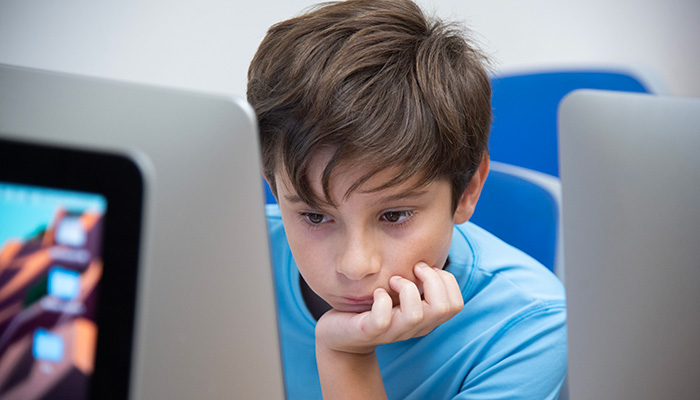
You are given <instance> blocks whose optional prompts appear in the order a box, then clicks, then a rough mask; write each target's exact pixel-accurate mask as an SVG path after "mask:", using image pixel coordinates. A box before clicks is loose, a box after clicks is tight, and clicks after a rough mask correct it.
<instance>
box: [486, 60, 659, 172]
mask: <svg viewBox="0 0 700 400" xmlns="http://www.w3.org/2000/svg"><path fill="white" fill-rule="evenodd" d="M491 81H492V85H493V100H492V105H493V128H492V130H491V139H490V141H489V147H490V154H491V159H492V160H494V161H500V162H504V163H507V164H512V165H518V166H521V167H525V168H529V169H532V170H535V171H540V172H544V173H546V174H549V175H552V176H559V165H558V156H557V154H558V153H557V109H558V107H559V102H560V101H561V99H562V98H563V97H564V96H565V95H566V94H567V93H569V92H571V91H572V90H575V89H584V88H588V89H607V90H620V91H629V92H649V90H648V88H647V86H646V85H645V84H643V83H642V82H640V81H639V79H637V78H635V77H633V76H632V75H630V74H627V73H624V72H619V71H606V70H570V71H555V72H539V73H530V74H518V75H515V74H514V75H504V76H496V77H493V78H492V80H491Z"/></svg>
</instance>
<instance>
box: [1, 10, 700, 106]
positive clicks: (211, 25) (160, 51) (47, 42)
mask: <svg viewBox="0 0 700 400" xmlns="http://www.w3.org/2000/svg"><path fill="white" fill-rule="evenodd" d="M313 3H315V1H309V0H256V1H254V2H246V3H245V4H241V2H237V1H233V0H229V1H224V0H197V1H195V0H191V1H184V0H141V1H138V0H121V1H107V0H59V1H57V0H1V1H0V63H5V64H14V65H22V66H29V67H35V68H42V69H50V70H56V71H63V72H72V73H79V74H85V75H92V76H99V77H108V78H116V79H121V80H128V81H136V82H145V83H151V84H156V85H162V86H171V87H181V88H188V89H195V90H202V91H207V92H219V93H225V94H236V95H241V96H242V95H244V94H245V74H246V69H247V64H248V62H249V61H250V59H251V58H252V56H253V53H254V52H255V48H256V46H257V44H258V43H259V42H260V40H261V39H262V37H263V35H264V33H265V30H266V29H267V27H269V26H270V25H271V24H272V23H274V22H277V21H279V20H282V19H285V18H288V17H290V16H293V15H295V14H297V13H298V12H299V11H301V10H302V9H303V8H305V7H307V6H309V5H311V4H313ZM420 3H421V4H423V5H424V6H425V8H426V9H428V10H429V11H434V12H435V13H437V14H438V15H439V16H441V17H444V18H446V19H456V20H460V21H464V22H466V23H468V25H469V26H471V28H472V29H473V30H474V31H476V32H477V33H478V34H479V40H480V41H481V42H482V44H483V45H484V47H485V48H486V49H487V52H488V53H489V54H491V55H492V56H493V58H494V60H495V61H496V68H497V72H513V71H522V70H532V69H542V68H557V67H570V66H580V65H585V66H594V67H606V66H611V67H615V68H625V69H629V70H632V71H633V72H635V73H637V74H638V75H640V76H641V77H642V78H643V79H645V80H648V81H651V83H652V85H653V87H654V89H656V90H657V91H661V92H665V93H671V94H676V95H684V96H696V97H700V73H699V72H698V71H699V70H700V68H698V65H700V23H698V21H699V17H700V1H697V0H637V1H635V0H586V1H584V0H576V1H560V0H530V1H525V0H472V1H463V0H462V1H460V0H420Z"/></svg>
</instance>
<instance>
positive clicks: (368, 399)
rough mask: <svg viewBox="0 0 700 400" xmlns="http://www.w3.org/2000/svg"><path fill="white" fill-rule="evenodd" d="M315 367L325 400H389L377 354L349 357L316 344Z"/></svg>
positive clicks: (351, 354)
mask: <svg viewBox="0 0 700 400" xmlns="http://www.w3.org/2000/svg"><path fill="white" fill-rule="evenodd" d="M316 363H317V364H318V375H319V378H320V380H321V390H322V392H323V398H324V399H326V400H329V399H330V400H334V399H361V400H372V399H386V398H387V396H386V391H385V390H384V382H382V375H381V373H380V371H379V364H378V363H377V356H376V354H375V353H374V352H371V353H366V354H355V353H347V352H342V351H336V350H331V349H328V348H326V347H324V346H322V345H319V344H318V343H317V344H316Z"/></svg>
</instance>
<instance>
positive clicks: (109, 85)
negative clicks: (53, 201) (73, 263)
mask: <svg viewBox="0 0 700 400" xmlns="http://www.w3.org/2000/svg"><path fill="white" fill-rule="evenodd" d="M0 139H1V140H7V141H11V142H13V143H15V144H16V143H23V145H22V146H33V145H35V146H40V147H42V148H43V149H44V150H42V151H48V152H52V151H53V150H51V149H52V148H54V147H55V148H57V149H61V151H67V150H68V151H76V152H78V153H79V154H78V153H76V154H78V155H76V156H75V157H80V159H83V157H88V158H87V159H89V157H102V156H101V154H108V153H109V154H111V153H115V154H118V155H119V157H121V158H128V159H131V160H132V161H133V163H134V165H137V166H138V168H139V170H140V174H141V175H142V179H143V191H144V200H143V202H144V204H143V223H142V224H141V228H142V229H141V240H140V249H141V252H140V255H139V258H138V264H139V265H138V274H137V276H136V277H135V283H136V291H135V297H136V298H135V307H133V308H129V307H127V306H124V307H121V308H120V307H119V305H120V304H110V302H112V303H113V302H114V301H115V299H116V297H111V296H109V295H108V293H109V292H108V291H102V292H100V296H99V303H98V308H100V307H101V306H105V307H107V308H106V309H110V310H115V312H114V315H116V313H127V314H128V313H133V315H132V314H129V315H127V316H126V320H128V319H129V318H132V319H133V321H134V325H133V340H132V343H133V346H130V348H129V347H126V348H124V347H120V346H122V343H124V342H114V343H108V344H105V343H100V338H101V337H102V338H104V337H106V336H105V335H101V334H100V329H101V327H102V325H101V323H102V322H101V321H103V320H104V319H109V318H110V315H102V317H101V318H102V320H98V321H97V324H98V327H97V342H98V345H97V349H98V350H97V351H98V352H99V351H101V350H100V349H101V348H104V347H109V346H112V347H116V348H114V349H112V351H113V352H121V353H126V354H129V355H130V357H126V359H130V366H129V371H128V376H129V379H128V382H124V384H126V385H128V387H127V388H113V389H114V391H113V393H128V394H129V396H128V397H129V398H131V399H217V400H218V399H224V398H260V399H281V398H283V397H284V387H283V379H282V367H281V363H280V353H279V340H278V330H277V318H276V310H275V301H274V292H273V286H272V285H273V283H272V276H271V268H270V257H269V247H268V242H267V232H266V224H265V217H264V200H263V186H262V181H261V174H260V164H259V153H258V144H257V136H256V124H255V118H254V115H253V112H252V110H251V108H250V107H249V106H248V105H247V103H245V102H244V101H242V100H239V99H229V98H225V97H223V96H218V97H217V96H211V95H205V94H197V93H188V92H184V91H178V90H169V89H162V88H152V87H145V86H141V85H134V84H128V83H120V82H111V81H105V80H99V79H92V78H84V77H78V76H71V75H65V74H59V73H51V72H44V71H36V70H29V69H24V68H16V67H11V66H2V65H0ZM0 143H2V142H0ZM7 143H10V142H7ZM7 146H9V144H8V145H7ZM23 151H24V150H23ZM45 154H48V153H45ZM29 161H30V162H31V160H29ZM63 165H64V164H62V163H59V164H54V165H53V166H52V167H50V168H49V169H51V168H56V169H59V170H60V169H62V168H63ZM8 168H13V167H12V166H11V165H10V166H9V167H8ZM16 168H20V169H21V168H22V164H21V162H18V165H17V167H16ZM90 168H91V166H90V165H89V163H83V169H88V170H89V169H90ZM94 168H98V167H97V165H95V166H94ZM100 168H102V167H100ZM113 175H114V174H112V175H109V174H105V175H104V180H106V181H107V182H106V184H100V185H98V186H99V188H103V187H104V186H109V182H110V181H112V182H115V183H114V185H115V186H117V185H120V183H119V182H117V181H118V180H120V179H125V180H126V179H131V178H129V177H127V176H125V175H118V176H113ZM8 179H10V178H8ZM12 179H14V178H12ZM75 179H76V180H77V179H79V178H78V177H77V176H76V178H75ZM42 185H44V186H46V188H44V187H42V188H39V189H36V190H35V189H32V192H31V193H34V192H36V191H37V190H41V191H42V192H41V193H45V192H44V190H45V189H46V190H51V186H52V185H51V182H44V183H43V184H42ZM3 187H4V188H5V189H6V190H5V192H6V193H20V192H22V193H25V192H27V193H29V192H28V191H27V190H25V188H26V187H27V186H23V185H22V184H21V182H19V183H18V182H9V183H8V184H5V186H3ZM119 187H121V186H119ZM61 190H62V191H61V193H62V196H63V197H62V198H66V199H71V198H82V197H80V196H84V195H83V194H80V193H82V192H89V193H92V192H95V193H97V192H99V191H100V190H102V189H95V190H92V189H90V188H87V187H86V188H85V189H81V190H80V192H75V191H69V192H65V191H63V189H61ZM76 196H78V197H76ZM109 201H111V200H109ZM109 201H108V202H107V206H106V207H107V212H108V213H107V219H106V220H105V226H110V224H116V222H115V221H114V220H111V221H110V220H109V211H110V205H109ZM115 201H118V200H115ZM100 204H104V202H102V203H100ZM98 211H100V210H98ZM84 212H85V213H87V211H84ZM92 214H95V213H94V212H93V213H92ZM81 215H82V214H81ZM99 215H102V214H99ZM78 217H79V216H78ZM78 217H75V218H74V219H77V218H78ZM123 222H124V221H121V222H120V223H123ZM0 223H2V222H1V221H0ZM135 223H136V224H138V221H137V220H135ZM105 232H106V231H105ZM113 240H115V237H114V236H110V237H107V236H105V237H104V241H105V242H110V241H113ZM0 246H2V244H0ZM105 246H107V244H105ZM116 268H119V265H114V264H110V265H108V262H107V261H106V260H105V264H104V270H107V269H109V271H110V274H111V276H115V275H118V274H115V271H114V269H116ZM64 270H65V268H64V269H62V270H59V272H61V273H62V275H58V277H59V278H61V279H63V280H61V281H60V282H63V283H64V285H63V286H61V287H62V288H64V290H62V291H61V290H59V291H58V292H56V291H55V290H54V293H66V292H70V293H76V292H75V291H74V292H71V290H73V289H70V288H71V287H72V288H75V287H77V286H75V285H73V286H70V283H71V282H75V280H71V279H72V278H71V277H75V276H77V275H75V274H73V275H71V274H72V273H73V272H71V271H67V272H66V271H64ZM104 276H105V279H106V278H107V273H106V272H105V274H104ZM65 282H68V283H69V284H65ZM66 288H67V289H66ZM44 290H45V289H44ZM51 290H52V289H49V292H51ZM75 290H77V289H75ZM49 294H51V293H49ZM54 297H55V296H54ZM120 318H123V316H121V317H120ZM105 326H107V325H105ZM103 331H104V328H103ZM59 336H60V335H59V334H58V333H55V332H51V331H50V330H41V331H39V334H38V335H37V334H35V335H34V340H35V341H36V340H39V342H37V343H39V344H37V345H36V346H35V348H39V350H40V351H39V353H38V354H40V355H41V357H42V358H43V359H44V361H46V359H48V361H46V362H43V364H42V365H43V367H42V368H43V369H40V370H39V372H40V373H43V372H46V371H51V368H50V367H51V365H52V364H51V361H52V359H51V358H52V357H54V358H56V357H60V356H61V354H62V349H63V347H61V346H59V345H58V344H57V343H59V344H60V342H58V341H57V339H60V337H59ZM27 340H31V338H30V339H27ZM105 345H107V346H105ZM91 351H93V352H94V350H90V349H84V351H83V352H82V353H81V354H82V357H83V358H81V360H82V361H81V362H82V364H81V365H89V366H94V368H95V369H100V368H101V364H100V363H99V362H98V363H97V364H94V363H91V361H90V359H89V357H88V356H89V355H90V354H91ZM98 359H99V354H98ZM102 365H104V364H102ZM105 368H107V369H105V370H104V371H97V370H95V371H93V372H94V374H95V376H98V375H99V376H103V377H104V376H107V375H108V374H109V373H110V370H109V368H110V365H109V364H107V365H106V366H105ZM89 369H90V368H89V367H88V368H83V370H89ZM8 373H9V374H10V375H11V379H9V380H6V381H4V382H5V383H3V385H5V387H6V386H7V385H9V383H7V382H10V381H11V383H13V384H15V383H17V380H18V379H22V376H19V377H18V374H17V373H15V374H14V375H13V374H12V371H9V372H8ZM19 375H21V374H19ZM103 382H105V381H104V380H100V381H98V382H97V383H95V382H93V383H92V384H101V383H103ZM109 392H110V391H109V390H107V391H104V390H103V391H101V393H109ZM72 398H75V397H72ZM102 398H106V397H102Z"/></svg>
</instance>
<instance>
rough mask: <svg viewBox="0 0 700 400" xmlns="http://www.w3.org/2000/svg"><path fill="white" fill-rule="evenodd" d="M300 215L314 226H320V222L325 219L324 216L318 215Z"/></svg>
mask: <svg viewBox="0 0 700 400" xmlns="http://www.w3.org/2000/svg"><path fill="white" fill-rule="evenodd" d="M302 215H303V216H304V217H306V220H307V221H309V222H311V223H312V224H314V225H317V224H320V223H321V222H324V221H325V220H326V219H327V217H326V216H325V215H323V214H318V213H303V214H302Z"/></svg>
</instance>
